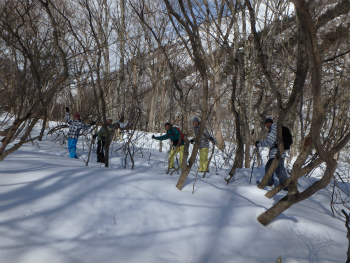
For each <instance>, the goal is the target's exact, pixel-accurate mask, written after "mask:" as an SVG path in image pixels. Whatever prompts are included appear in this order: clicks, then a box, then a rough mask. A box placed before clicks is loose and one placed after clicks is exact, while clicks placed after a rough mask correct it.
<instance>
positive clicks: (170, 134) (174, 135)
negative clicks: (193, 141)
mask: <svg viewBox="0 0 350 263" xmlns="http://www.w3.org/2000/svg"><path fill="white" fill-rule="evenodd" d="M154 139H156V140H159V141H163V140H167V139H170V140H171V141H172V143H173V145H174V146H177V145H178V143H179V140H181V133H180V132H179V130H178V129H177V128H176V127H170V129H169V130H168V131H167V132H166V134H164V135H162V136H156V137H154ZM184 144H185V142H184V141H183V140H181V143H180V145H184Z"/></svg>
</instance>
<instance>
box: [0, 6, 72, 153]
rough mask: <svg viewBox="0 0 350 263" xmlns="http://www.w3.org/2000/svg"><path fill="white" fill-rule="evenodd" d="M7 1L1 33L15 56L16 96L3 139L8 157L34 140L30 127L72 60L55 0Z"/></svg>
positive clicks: (0, 149) (13, 81)
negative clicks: (11, 116) (31, 136)
mask: <svg viewBox="0 0 350 263" xmlns="http://www.w3.org/2000/svg"><path fill="white" fill-rule="evenodd" d="M1 5H3V6H2V8H1V10H2V14H1V20H0V23H1V24H0V27H1V31H0V32H1V39H2V43H6V48H5V50H6V51H5V52H6V53H8V54H10V57H11V60H12V61H11V64H10V65H11V74H10V75H8V77H9V79H7V80H6V82H7V84H8V90H9V91H11V93H12V95H13V99H14V102H15V103H13V104H12V105H9V106H10V107H11V109H10V110H11V112H12V113H13V114H14V118H15V120H14V121H13V123H12V124H9V128H8V129H7V130H6V131H5V132H4V138H3V139H2V141H1V143H2V144H1V147H0V160H3V159H4V158H5V157H6V156H8V155H9V154H11V153H13V152H14V151H16V150H17V149H18V148H20V147H21V146H22V145H23V144H24V143H26V142H28V141H30V140H32V139H29V137H30V132H31V131H32V129H33V128H34V126H35V124H36V123H37V122H38V120H39V119H40V118H41V117H42V116H43V115H44V116H46V114H47V110H48V108H49V106H50V103H52V100H53V99H54V97H55V95H56V94H57V92H59V91H60V90H61V89H62V88H63V87H64V86H63V84H64V83H65V81H66V80H67V78H68V63H67V54H66V52H65V50H64V49H63V46H64V44H63V43H64V38H63V36H64V33H63V32H64V27H65V24H64V23H61V22H59V20H58V19H57V17H56V11H55V8H54V7H53V4H52V3H51V1H45V2H44V1H40V0H38V1H34V2H28V1H5V2H2V4H1ZM17 138H20V139H19V141H18V142H17V143H16V144H14V145H11V146H10V147H8V146H9V144H10V143H11V142H13V141H14V140H15V139H17Z"/></svg>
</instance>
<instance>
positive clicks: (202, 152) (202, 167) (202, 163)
mask: <svg viewBox="0 0 350 263" xmlns="http://www.w3.org/2000/svg"><path fill="white" fill-rule="evenodd" d="M208 154H209V148H207V147H205V148H202V149H199V169H198V172H203V173H204V172H206V169H207V165H208ZM208 168H209V167H208Z"/></svg>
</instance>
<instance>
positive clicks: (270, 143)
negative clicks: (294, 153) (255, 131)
mask: <svg viewBox="0 0 350 263" xmlns="http://www.w3.org/2000/svg"><path fill="white" fill-rule="evenodd" d="M257 146H259V147H268V148H270V150H269V158H270V159H271V158H275V156H276V153H277V124H274V123H273V124H272V125H271V128H270V130H269V133H268V135H267V137H266V139H265V140H264V141H260V142H259V143H258V145H257ZM284 157H286V151H284V152H283V153H282V158H284Z"/></svg>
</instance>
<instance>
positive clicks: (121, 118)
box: [119, 114, 124, 123]
mask: <svg viewBox="0 0 350 263" xmlns="http://www.w3.org/2000/svg"><path fill="white" fill-rule="evenodd" d="M119 122H121V123H123V122H124V114H123V115H122V116H121V117H120V119H119Z"/></svg>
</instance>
